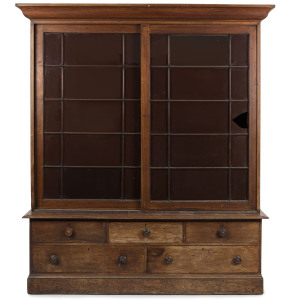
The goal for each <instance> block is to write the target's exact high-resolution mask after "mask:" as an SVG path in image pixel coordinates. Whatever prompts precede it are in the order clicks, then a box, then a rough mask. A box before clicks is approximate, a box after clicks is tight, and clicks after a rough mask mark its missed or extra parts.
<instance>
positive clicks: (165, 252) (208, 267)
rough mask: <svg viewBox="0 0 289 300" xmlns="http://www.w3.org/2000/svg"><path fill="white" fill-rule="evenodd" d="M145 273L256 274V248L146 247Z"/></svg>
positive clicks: (258, 262) (257, 251)
mask: <svg viewBox="0 0 289 300" xmlns="http://www.w3.org/2000/svg"><path fill="white" fill-rule="evenodd" d="M147 255H148V272H149V273H159V274H160V273H164V274H173V273H174V274H181V273H184V274H188V273H191V274H212V273H227V274H235V273H258V272H259V270H260V259H259V246H165V247H153V246H152V247H148V254H147Z"/></svg>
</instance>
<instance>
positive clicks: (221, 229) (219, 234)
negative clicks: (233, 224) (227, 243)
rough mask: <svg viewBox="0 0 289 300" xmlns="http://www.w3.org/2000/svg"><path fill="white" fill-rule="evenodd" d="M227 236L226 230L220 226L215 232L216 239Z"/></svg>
mask: <svg viewBox="0 0 289 300" xmlns="http://www.w3.org/2000/svg"><path fill="white" fill-rule="evenodd" d="M226 234H227V229H226V228H225V227H224V226H223V225H222V226H221V228H220V229H219V230H218V231H217V237H218V238H223V237H225V236H226Z"/></svg>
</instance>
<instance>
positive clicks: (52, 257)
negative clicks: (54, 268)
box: [49, 254, 58, 265]
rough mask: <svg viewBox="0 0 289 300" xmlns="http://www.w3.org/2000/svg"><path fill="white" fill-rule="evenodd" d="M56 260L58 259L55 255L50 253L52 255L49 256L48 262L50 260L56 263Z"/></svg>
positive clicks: (53, 263)
mask: <svg viewBox="0 0 289 300" xmlns="http://www.w3.org/2000/svg"><path fill="white" fill-rule="evenodd" d="M57 261H58V257H57V255H55V254H52V255H51V256H50V257H49V262H50V263H51V264H52V265H55V264H57Z"/></svg>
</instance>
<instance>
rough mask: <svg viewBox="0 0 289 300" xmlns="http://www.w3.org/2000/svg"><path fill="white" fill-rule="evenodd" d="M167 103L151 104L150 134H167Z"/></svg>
mask: <svg viewBox="0 0 289 300" xmlns="http://www.w3.org/2000/svg"><path fill="white" fill-rule="evenodd" d="M167 114H168V109H167V103H166V102H151V132H152V133H161V132H167V130H168V120H167Z"/></svg>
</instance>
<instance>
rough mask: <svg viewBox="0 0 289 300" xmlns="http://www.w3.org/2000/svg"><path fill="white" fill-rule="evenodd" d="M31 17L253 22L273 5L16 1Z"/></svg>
mask: <svg viewBox="0 0 289 300" xmlns="http://www.w3.org/2000/svg"><path fill="white" fill-rule="evenodd" d="M16 6H17V7H18V8H20V9H21V11H22V13H23V14H24V16H25V17H27V18H29V19H31V20H99V21H102V20H104V21H106V20H112V19H113V20H120V21H135V22H136V23H140V21H141V20H144V21H177V22H180V21H240V22H242V21H256V22H260V21H261V20H263V19H265V18H266V17H267V15H268V13H269V12H270V10H271V9H273V8H274V7H275V5H220V4H215V5H213V4H35V3H34V4H29V3H18V4H16Z"/></svg>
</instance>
